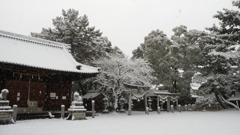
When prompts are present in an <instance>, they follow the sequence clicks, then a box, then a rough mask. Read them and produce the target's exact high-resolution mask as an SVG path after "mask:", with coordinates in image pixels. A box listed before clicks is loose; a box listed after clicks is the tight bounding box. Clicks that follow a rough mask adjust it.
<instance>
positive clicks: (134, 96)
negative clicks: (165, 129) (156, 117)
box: [124, 84, 179, 115]
mask: <svg viewBox="0 0 240 135" xmlns="http://www.w3.org/2000/svg"><path fill="white" fill-rule="evenodd" d="M124 86H125V88H126V90H125V92H126V93H127V94H128V115H131V113H132V106H133V101H132V100H138V101H141V100H143V99H144V109H145V113H146V114H148V112H149V111H153V109H152V105H153V100H152V98H156V102H157V103H156V105H157V106H156V108H157V112H158V113H160V109H161V108H163V104H164V103H166V104H167V111H168V112H169V111H170V110H171V104H172V106H176V107H178V95H179V93H170V92H168V90H154V89H150V87H148V86H142V85H135V84H124Z"/></svg>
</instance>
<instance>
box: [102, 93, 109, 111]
mask: <svg viewBox="0 0 240 135" xmlns="http://www.w3.org/2000/svg"><path fill="white" fill-rule="evenodd" d="M103 103H104V110H103V113H108V112H109V111H108V109H107V107H108V98H106V97H105V98H103Z"/></svg>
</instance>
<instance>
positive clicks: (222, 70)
mask: <svg viewBox="0 0 240 135" xmlns="http://www.w3.org/2000/svg"><path fill="white" fill-rule="evenodd" d="M233 4H234V6H237V7H239V1H238V2H233ZM223 10H224V12H220V11H219V12H218V13H217V15H215V16H214V17H215V18H217V19H219V21H220V23H219V24H220V26H219V27H217V26H216V25H214V26H213V27H211V28H208V30H209V31H210V33H209V35H207V36H205V39H204V40H205V41H204V42H205V46H204V49H203V54H204V55H203V56H204V57H203V63H204V68H203V69H202V73H203V75H205V76H208V78H209V79H208V81H207V82H206V83H205V84H203V85H202V86H201V87H200V90H201V91H202V92H203V93H208V94H209V93H214V94H215V96H216V98H217V100H218V102H219V103H220V104H221V105H222V106H223V107H226V105H225V103H226V102H225V100H224V98H228V97H230V95H231V93H232V92H233V91H235V90H237V91H240V89H239V84H240V81H239V77H240V76H239V69H240V68H239V67H240V65H239V62H240V52H239V49H238V48H239V43H240V38H239V37H240V28H239V26H240V20H239V16H240V12H239V10H236V11H234V10H228V9H223Z"/></svg>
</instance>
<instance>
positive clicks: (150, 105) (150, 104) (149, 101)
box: [148, 97, 152, 112]
mask: <svg viewBox="0 0 240 135" xmlns="http://www.w3.org/2000/svg"><path fill="white" fill-rule="evenodd" d="M148 105H149V111H150V112H151V111H152V99H151V97H149V99H148Z"/></svg>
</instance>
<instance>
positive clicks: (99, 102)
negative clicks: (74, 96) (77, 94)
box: [82, 90, 105, 112]
mask: <svg viewBox="0 0 240 135" xmlns="http://www.w3.org/2000/svg"><path fill="white" fill-rule="evenodd" d="M104 97H105V96H104V95H103V94H102V93H101V92H99V91H97V90H90V91H88V92H87V94H85V95H83V96H82V98H83V103H84V106H85V108H86V109H87V110H91V108H92V101H93V100H94V101H95V110H96V111H97V112H102V111H103V109H104V100H103V99H104Z"/></svg>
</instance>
